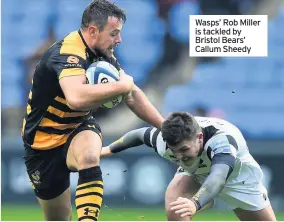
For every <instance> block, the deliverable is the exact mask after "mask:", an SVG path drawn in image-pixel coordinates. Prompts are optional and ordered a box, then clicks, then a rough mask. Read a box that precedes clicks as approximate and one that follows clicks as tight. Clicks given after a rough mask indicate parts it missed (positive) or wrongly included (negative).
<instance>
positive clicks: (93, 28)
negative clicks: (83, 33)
mask: <svg viewBox="0 0 284 222" xmlns="http://www.w3.org/2000/svg"><path fill="white" fill-rule="evenodd" d="M88 32H89V34H90V36H91V38H92V39H95V38H96V37H97V35H98V33H99V28H98V27H97V26H96V25H91V26H89V27H88Z"/></svg>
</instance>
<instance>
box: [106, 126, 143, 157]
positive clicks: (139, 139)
mask: <svg viewBox="0 0 284 222" xmlns="http://www.w3.org/2000/svg"><path fill="white" fill-rule="evenodd" d="M146 129H147V128H141V129H137V130H132V131H130V132H128V133H126V134H125V135H124V136H123V137H121V138H120V139H118V140H117V141H115V142H113V143H112V144H110V145H109V149H110V152H111V153H118V152H121V151H123V150H126V149H128V148H131V147H136V146H140V145H142V144H143V143H144V133H145V131H146Z"/></svg>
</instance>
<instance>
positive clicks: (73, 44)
mask: <svg viewBox="0 0 284 222" xmlns="http://www.w3.org/2000/svg"><path fill="white" fill-rule="evenodd" d="M56 44H57V45H56V48H57V50H54V51H53V56H63V57H64V56H69V57H70V58H69V59H70V60H75V58H76V57H80V59H84V60H86V58H87V55H86V45H85V44H84V41H83V39H82V37H81V36H80V33H79V32H78V31H74V32H70V33H69V34H68V35H66V36H65V37H64V38H63V39H62V40H60V41H58V42H57V43H56ZM72 56H73V57H72Z"/></svg>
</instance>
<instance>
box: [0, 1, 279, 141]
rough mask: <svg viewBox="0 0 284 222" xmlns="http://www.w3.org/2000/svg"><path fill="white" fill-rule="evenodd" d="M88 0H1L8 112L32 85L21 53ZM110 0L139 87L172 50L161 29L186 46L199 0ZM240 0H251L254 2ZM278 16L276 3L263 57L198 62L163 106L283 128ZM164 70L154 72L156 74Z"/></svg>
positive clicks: (255, 128)
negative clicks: (119, 12)
mask: <svg viewBox="0 0 284 222" xmlns="http://www.w3.org/2000/svg"><path fill="white" fill-rule="evenodd" d="M89 2H90V0H40V1H39V0H23V1H20V2H19V1H18V0H2V51H1V53H2V110H8V113H9V109H13V108H15V107H18V108H19V109H20V110H21V111H22V110H23V109H24V108H25V104H26V98H27V88H28V87H29V86H30V85H29V83H28V79H29V70H28V67H27V61H30V60H27V58H29V57H30V56H31V55H33V54H34V53H35V51H36V50H38V49H39V48H40V47H41V46H42V45H43V44H46V41H47V40H48V38H50V30H51V29H53V32H54V38H55V39H60V38H62V37H64V36H65V35H66V34H68V33H69V32H70V31H74V30H77V29H78V28H79V26H80V22H81V15H82V12H83V10H84V8H85V7H86V5H87V4H88V3H89ZM115 2H116V3H117V4H118V5H120V6H121V7H122V8H124V9H126V12H127V17H128V20H127V23H126V24H125V26H124V29H123V33H122V37H123V41H124V44H122V45H121V46H119V47H118V48H117V52H116V56H117V57H118V59H119V61H120V63H121V65H122V66H123V68H124V69H125V71H126V72H127V73H130V74H131V75H132V76H133V77H134V79H135V82H136V84H138V85H139V86H140V87H142V88H143V86H145V85H146V84H148V82H147V81H148V79H149V75H151V70H153V69H154V68H155V66H157V64H159V63H160V62H161V60H162V58H163V57H164V56H165V54H166V53H168V54H171V51H170V52H169V50H171V45H169V44H168V42H167V43H165V39H167V38H166V36H167V35H168V36H170V38H171V39H172V41H175V42H178V43H179V44H183V46H186V47H188V46H187V45H188V41H189V39H188V34H189V33H188V32H189V31H188V15H189V14H199V13H202V10H201V9H200V5H199V4H198V1H197V0H167V1H163V0H135V1H133V0H115ZM169 2H170V3H172V4H169ZM200 2H204V1H200ZM220 2H221V1H220ZM245 2H246V5H250V2H252V1H249V0H247V1H245ZM166 3H167V4H166ZM165 5H166V6H165ZM163 7H164V8H167V13H166V14H167V16H166V17H165V16H163V12H161V9H163ZM247 7H248V6H246V8H247ZM283 22H284V11H283V10H282V11H281V13H280V14H279V16H278V17H276V18H274V19H273V20H271V21H270V23H269V57H268V58H252V59H247V58H238V59H236V58H226V59H220V60H218V61H216V62H214V63H206V64H200V65H198V66H197V67H196V69H195V72H194V73H193V79H192V80H191V81H190V82H188V83H185V84H184V85H176V86H172V87H170V88H169V89H168V91H167V93H166V95H165V101H164V110H163V112H164V113H167V112H169V111H174V110H181V109H182V110H187V111H192V110H194V109H196V107H198V106H204V107H206V109H208V112H210V110H213V109H219V110H221V112H222V113H223V114H222V115H224V117H225V118H226V119H228V120H231V121H233V122H234V123H236V124H237V125H238V126H240V127H241V128H242V129H244V130H245V131H246V132H247V134H248V135H251V136H253V137H258V136H262V135H263V134H266V135H268V136H273V137H274V136H279V135H281V134H282V135H283V133H284V124H282V125H281V124H279V123H280V122H281V121H282V123H283V122H284V119H283V118H284V115H283V111H284V100H283V95H284V62H283V57H284V56H283V49H284V29H282V28H281V27H282V26H283ZM47 42H48V41H47ZM48 44H49V45H50V44H51V43H50V41H49V43H48ZM173 57H174V56H173ZM163 61H164V60H163ZM165 62H167V61H164V63H165ZM162 65H164V64H162ZM162 75H163V73H160V74H159V76H160V80H162V79H163V77H162ZM281 96H282V99H281ZM177 98H179V99H177ZM281 114H282V115H281ZM17 116H18V117H19V119H21V118H22V116H21V115H17ZM281 118H282V119H281ZM12 119H13V120H14V121H17V122H19V120H18V119H15V118H12ZM5 120H6V121H8V118H4V125H5ZM12 125H13V124H12ZM20 125H21V123H20V124H19V127H20ZM8 127H10V126H8ZM17 127H18V125H17ZM2 128H3V127H2ZM17 130H18V131H19V129H17Z"/></svg>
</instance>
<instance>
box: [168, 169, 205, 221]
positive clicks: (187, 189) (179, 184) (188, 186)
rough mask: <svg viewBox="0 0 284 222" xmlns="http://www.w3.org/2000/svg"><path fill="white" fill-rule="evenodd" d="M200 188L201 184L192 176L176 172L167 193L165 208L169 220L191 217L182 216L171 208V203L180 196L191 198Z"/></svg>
mask: <svg viewBox="0 0 284 222" xmlns="http://www.w3.org/2000/svg"><path fill="white" fill-rule="evenodd" d="M199 188H200V184H199V183H197V181H195V180H194V178H193V177H192V176H189V175H187V174H183V173H181V174H176V175H175V176H174V178H173V179H172V181H171V182H170V184H169V185H168V188H167V190H166V194H165V209H166V214H167V217H168V220H169V221H181V220H184V219H186V220H189V219H190V218H181V217H180V216H179V215H178V214H175V212H174V211H172V210H171V209H170V208H171V206H170V204H171V203H172V202H174V201H176V200H177V198H178V197H185V198H191V197H192V196H193V195H194V194H195V193H196V192H197V191H198V190H199Z"/></svg>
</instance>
